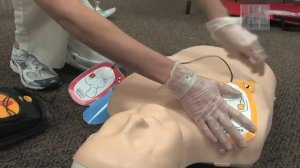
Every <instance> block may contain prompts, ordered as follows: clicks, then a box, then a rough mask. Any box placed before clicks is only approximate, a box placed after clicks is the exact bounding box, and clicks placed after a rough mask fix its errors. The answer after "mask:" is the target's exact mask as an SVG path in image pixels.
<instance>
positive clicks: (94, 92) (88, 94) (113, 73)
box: [69, 63, 125, 106]
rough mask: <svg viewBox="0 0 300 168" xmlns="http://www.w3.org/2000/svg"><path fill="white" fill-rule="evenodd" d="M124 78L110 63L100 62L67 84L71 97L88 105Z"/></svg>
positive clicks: (79, 102)
mask: <svg viewBox="0 0 300 168" xmlns="http://www.w3.org/2000/svg"><path fill="white" fill-rule="evenodd" d="M124 79H125V76H124V75H123V74H122V73H121V72H120V70H119V69H118V68H117V67H116V66H115V64H112V63H101V64H99V65H97V66H94V67H92V68H90V69H88V70H87V71H85V72H83V73H82V74H81V75H79V76H78V77H77V78H75V79H74V80H73V81H72V82H71V84H70V86H69V94H70V96H71V98H72V99H73V100H74V101H75V102H76V103H78V104H80V105H83V106H89V105H91V104H92V103H94V102H95V101H97V100H99V99H101V98H102V97H104V96H105V95H106V94H108V93H109V92H110V91H112V90H113V88H115V87H116V86H117V85H118V84H120V83H121V81H123V80H124Z"/></svg>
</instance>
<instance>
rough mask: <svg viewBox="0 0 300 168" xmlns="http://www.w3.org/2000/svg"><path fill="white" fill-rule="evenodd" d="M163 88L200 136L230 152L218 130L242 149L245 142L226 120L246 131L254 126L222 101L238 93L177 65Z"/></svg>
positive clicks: (228, 144) (253, 130)
mask: <svg viewBox="0 0 300 168" xmlns="http://www.w3.org/2000/svg"><path fill="white" fill-rule="evenodd" d="M166 85H167V87H168V88H169V89H170V90H171V91H172V92H173V94H175V95H176V97H177V98H178V99H179V101H180V103H181V105H182V107H183V108H184V109H185V110H186V112H187V114H188V115H189V116H190V117H191V118H192V119H193V120H194V121H195V123H196V125H197V126H198V128H199V129H200V130H201V131H202V133H203V134H204V136H205V137H207V138H209V139H210V140H211V141H213V142H219V143H220V144H221V145H222V146H223V148H225V149H226V150H230V149H231V148H232V144H231V142H230V140H229V138H228V137H227V136H226V135H225V133H224V130H223V129H222V127H223V128H224V129H225V130H226V131H227V132H228V134H229V135H230V136H231V137H232V139H233V140H234V141H235V142H236V143H237V144H238V145H239V146H240V147H245V146H246V141H245V140H244V138H243V136H242V135H241V134H240V133H239V131H238V130H237V129H236V128H235V126H234V125H233V124H232V122H231V120H230V118H232V119H234V120H235V121H236V122H238V123H240V124H241V125H242V126H244V128H246V129H247V130H249V131H251V132H255V131H256V127H255V126H254V125H253V124H252V122H251V121H250V120H249V119H248V118H247V117H245V116H244V115H243V114H242V113H240V112H238V111H237V110H235V109H233V108H232V107H231V106H229V105H228V104H227V103H226V102H225V100H224V99H223V97H227V98H239V97H240V96H241V93H240V92H239V91H237V90H235V89H233V88H232V87H230V86H228V85H226V84H224V83H221V82H217V81H214V80H211V79H207V78H203V77H200V76H198V75H196V74H195V73H194V72H192V71H191V70H189V69H187V68H185V67H184V66H183V65H181V64H180V63H176V64H175V65H174V67H173V70H172V71H171V74H170V78H169V79H168V81H167V83H166Z"/></svg>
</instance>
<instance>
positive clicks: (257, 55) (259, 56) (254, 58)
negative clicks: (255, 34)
mask: <svg viewBox="0 0 300 168" xmlns="http://www.w3.org/2000/svg"><path fill="white" fill-rule="evenodd" d="M244 54H246V55H247V56H248V58H249V61H250V62H251V63H252V64H260V63H262V62H264V61H265V60H266V58H267V53H266V52H265V50H264V49H263V48H262V47H261V45H260V44H259V42H258V41H257V40H256V41H254V42H253V43H252V44H251V45H250V46H249V48H248V49H247V51H245V52H244Z"/></svg>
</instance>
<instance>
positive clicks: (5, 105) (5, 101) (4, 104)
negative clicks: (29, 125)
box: [2, 96, 16, 116]
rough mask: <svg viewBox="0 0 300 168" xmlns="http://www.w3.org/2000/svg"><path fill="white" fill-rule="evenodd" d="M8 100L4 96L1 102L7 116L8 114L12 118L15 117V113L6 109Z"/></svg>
mask: <svg viewBox="0 0 300 168" xmlns="http://www.w3.org/2000/svg"><path fill="white" fill-rule="evenodd" d="M9 99H10V97H8V96H6V97H5V98H4V99H3V101H2V105H3V106H4V108H5V110H6V112H7V114H9V116H13V115H15V114H16V113H15V112H14V111H12V110H11V109H9V108H8V106H9Z"/></svg>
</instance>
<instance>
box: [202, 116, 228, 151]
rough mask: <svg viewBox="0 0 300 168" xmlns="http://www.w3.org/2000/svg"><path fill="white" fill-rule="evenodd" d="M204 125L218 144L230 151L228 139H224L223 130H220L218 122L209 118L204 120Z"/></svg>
mask: <svg viewBox="0 0 300 168" xmlns="http://www.w3.org/2000/svg"><path fill="white" fill-rule="evenodd" d="M206 123H207V125H208V127H209V129H210V130H211V132H212V133H213V134H214V136H215V137H216V138H217V139H218V142H219V143H220V144H221V145H222V146H223V147H224V148H225V149H226V150H231V149H232V144H231V143H230V141H229V139H228V138H227V137H226V135H225V133H224V131H223V129H222V128H221V126H220V124H219V123H218V121H217V120H216V119H214V118H210V119H208V120H206Z"/></svg>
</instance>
